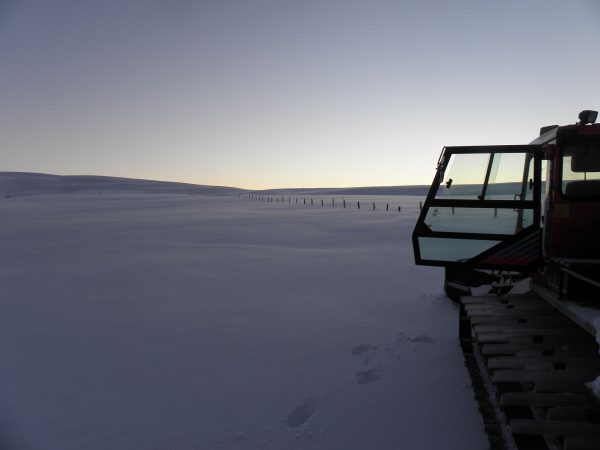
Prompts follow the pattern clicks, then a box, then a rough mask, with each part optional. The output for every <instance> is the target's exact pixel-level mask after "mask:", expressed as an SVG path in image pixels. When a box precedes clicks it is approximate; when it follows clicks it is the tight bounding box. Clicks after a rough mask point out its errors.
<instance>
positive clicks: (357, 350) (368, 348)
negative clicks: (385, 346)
mask: <svg viewBox="0 0 600 450" xmlns="http://www.w3.org/2000/svg"><path fill="white" fill-rule="evenodd" d="M376 349H377V346H376V345H372V344H360V345H357V346H356V347H354V348H353V349H352V354H353V355H354V356H358V355H364V354H365V353H368V352H373V351H375V350H376Z"/></svg>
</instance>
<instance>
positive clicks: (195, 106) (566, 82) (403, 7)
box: [0, 0, 600, 188]
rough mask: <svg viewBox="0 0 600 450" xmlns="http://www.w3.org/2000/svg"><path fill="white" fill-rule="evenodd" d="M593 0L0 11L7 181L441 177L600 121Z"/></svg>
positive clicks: (29, 0) (283, 2)
mask: <svg viewBox="0 0 600 450" xmlns="http://www.w3.org/2000/svg"><path fill="white" fill-rule="evenodd" d="M599 38H600V3H598V2H594V1H593V0H581V1H577V0H574V1H556V0H530V1H513V0H509V1H503V2H498V1H487V0H477V1H475V0H473V1H464V0H459V1H453V2H448V1H427V0H424V1H419V2H416V1H413V2H403V1H382V0H371V1H353V0H347V1H341V0H329V1H328V0H322V1H313V0H303V1H288V0H280V1H265V0H256V1H227V0H221V1H217V0H214V1H192V0H128V1H116V0H103V1H92V0H89V1H84V0H79V1H76V0H71V1H67V0H55V1H52V2H48V1H41V0H37V1H36V0H0V61H1V63H0V142H1V144H2V145H1V148H2V151H1V157H0V161H1V163H2V164H0V170H15V171H31V172H47V173H57V174H98V175H112V176H125V177H135V178H150V179H160V180H174V181H185V182H192V183H199V184H214V185H229V186H238V187H246V188H271V187H317V186H318V187H325V186H327V187H338V186H340V187H341V186H374V185H403V184H429V182H430V181H431V178H432V177H433V171H434V168H435V163H436V161H437V156H438V154H439V152H440V150H441V148H442V147H443V146H444V145H476V144H477V145H479V144H502V143H506V144H522V143H527V142H529V141H531V140H532V139H533V138H534V137H535V136H536V134H537V132H538V130H539V128H540V127H541V126H543V125H548V124H565V123H573V122H575V121H576V119H577V114H578V112H579V111H580V110H582V109H598V108H600V90H599V89H598V88H597V84H598V83H597V81H596V80H597V79H598V77H599V76H600V60H599V58H598V57H597V55H598V49H597V47H598V42H599Z"/></svg>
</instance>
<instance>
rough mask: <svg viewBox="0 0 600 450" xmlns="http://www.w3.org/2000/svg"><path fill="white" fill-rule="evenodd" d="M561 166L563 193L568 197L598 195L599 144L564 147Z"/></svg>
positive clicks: (599, 193)
mask: <svg viewBox="0 0 600 450" xmlns="http://www.w3.org/2000/svg"><path fill="white" fill-rule="evenodd" d="M562 166H563V167H562V191H563V194H565V195H567V196H569V197H583V196H591V195H593V196H597V195H600V144H597V143H590V144H587V143H585V144H576V145H569V146H567V147H565V149H564V150H563V158H562Z"/></svg>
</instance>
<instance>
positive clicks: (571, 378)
mask: <svg viewBox="0 0 600 450" xmlns="http://www.w3.org/2000/svg"><path fill="white" fill-rule="evenodd" d="M598 374H599V371H597V370H587V369H583V370H552V371H549V370H519V369H500V370H496V371H494V373H493V374H492V381H493V382H494V383H527V382H533V383H538V382H540V381H562V382H579V383H585V382H588V381H592V380H594V379H595V378H596V377H597V376H598Z"/></svg>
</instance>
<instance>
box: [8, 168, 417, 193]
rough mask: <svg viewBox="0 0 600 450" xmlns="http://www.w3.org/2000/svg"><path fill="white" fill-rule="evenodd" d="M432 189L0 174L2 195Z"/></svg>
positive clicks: (330, 191) (333, 191)
mask: <svg viewBox="0 0 600 450" xmlns="http://www.w3.org/2000/svg"><path fill="white" fill-rule="evenodd" d="M428 189H429V186H374V187H351V188H288V189H285V188H283V189H267V190H258V191H252V190H249V189H239V188H234V187H227V186H205V185H200V184H189V183H176V182H172V181H153V180H138V179H134V178H117V177H103V176H96V175H51V174H45V173H30V172H0V195H1V196H7V195H10V196H16V195H35V194H60V193H63V194H67V193H111V192H114V193H153V194H202V195H224V194H234V193H245V192H253V193H256V194H263V195H278V194H279V195H309V194H310V195H419V196H425V195H427V191H428Z"/></svg>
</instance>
